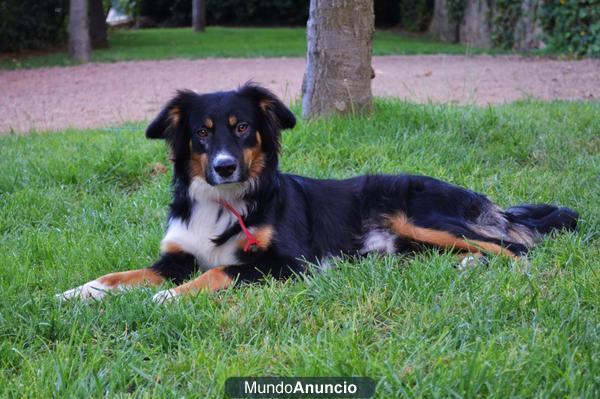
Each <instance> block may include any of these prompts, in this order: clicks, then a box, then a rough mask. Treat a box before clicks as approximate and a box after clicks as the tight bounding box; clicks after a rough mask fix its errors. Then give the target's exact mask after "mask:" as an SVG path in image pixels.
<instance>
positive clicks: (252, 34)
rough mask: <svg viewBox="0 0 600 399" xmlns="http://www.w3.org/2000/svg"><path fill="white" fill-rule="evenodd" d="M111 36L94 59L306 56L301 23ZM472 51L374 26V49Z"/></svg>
mask: <svg viewBox="0 0 600 399" xmlns="http://www.w3.org/2000/svg"><path fill="white" fill-rule="evenodd" d="M109 40H110V48H109V49H107V50H96V51H94V52H93V53H92V60H93V61H96V62H114V61H125V60H157V59H169V58H206V57H304V56H306V33H305V29H304V28H224V27H209V28H208V29H207V30H206V32H204V33H194V32H192V30H191V28H178V29H141V30H114V31H112V32H111V33H110V39H109ZM473 51H474V50H473V49H467V48H466V47H465V46H463V45H461V44H450V43H441V42H436V41H433V40H428V39H424V38H417V37H410V36H406V35H402V34H399V33H395V32H389V31H380V32H377V33H376V34H375V41H374V44H373V54H375V55H389V54H439V53H445V54H465V53H472V52H473ZM0 55H1V54H0ZM70 64H72V63H71V61H70V60H69V58H68V55H67V53H66V52H65V51H64V50H63V51H58V52H53V53H49V54H44V55H37V56H23V57H17V58H11V57H4V59H2V58H1V57H0V68H4V69H14V68H36V67H43V66H57V65H58V66H64V65H70Z"/></svg>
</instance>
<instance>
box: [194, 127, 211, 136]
mask: <svg viewBox="0 0 600 399" xmlns="http://www.w3.org/2000/svg"><path fill="white" fill-rule="evenodd" d="M197 134H198V136H200V137H208V135H209V134H210V132H209V131H208V129H206V128H201V129H200V130H198V132H197Z"/></svg>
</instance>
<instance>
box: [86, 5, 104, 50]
mask: <svg viewBox="0 0 600 399" xmlns="http://www.w3.org/2000/svg"><path fill="white" fill-rule="evenodd" d="M89 7H90V10H89V17H90V41H91V43H92V48H94V49H95V48H108V29H107V25H106V14H105V13H104V6H103V4H102V0H89Z"/></svg>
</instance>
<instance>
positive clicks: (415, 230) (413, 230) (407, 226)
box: [389, 213, 518, 258]
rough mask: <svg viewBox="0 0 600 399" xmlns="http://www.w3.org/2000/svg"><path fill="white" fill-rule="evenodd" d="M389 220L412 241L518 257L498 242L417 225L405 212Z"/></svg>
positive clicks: (394, 227)
mask: <svg viewBox="0 0 600 399" xmlns="http://www.w3.org/2000/svg"><path fill="white" fill-rule="evenodd" d="M389 221H390V227H391V228H392V230H393V231H394V233H396V234H398V235H399V236H400V237H404V238H407V239H409V240H412V241H416V242H421V243H425V244H430V245H435V246H437V247H440V248H452V249H460V250H463V251H467V252H473V253H475V252H480V251H484V252H489V253H493V254H498V255H505V256H509V257H512V258H518V257H517V256H516V255H515V254H514V253H513V252H512V251H510V250H508V249H506V248H503V247H501V246H500V245H497V244H493V243H489V242H485V241H479V240H466V239H463V238H459V237H456V236H455V235H453V234H451V233H448V232H447V231H441V230H434V229H429V228H425V227H419V226H415V225H414V224H412V222H411V221H410V220H409V219H408V218H407V217H406V215H405V214H403V213H400V214H398V215H395V216H392V217H390V218H389Z"/></svg>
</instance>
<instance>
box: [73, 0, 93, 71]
mask: <svg viewBox="0 0 600 399" xmlns="http://www.w3.org/2000/svg"><path fill="white" fill-rule="evenodd" d="M90 54H91V48H90V32H89V31H88V3H87V0H70V4H69V55H70V56H71V59H73V60H75V61H79V62H87V61H89V60H90Z"/></svg>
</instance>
